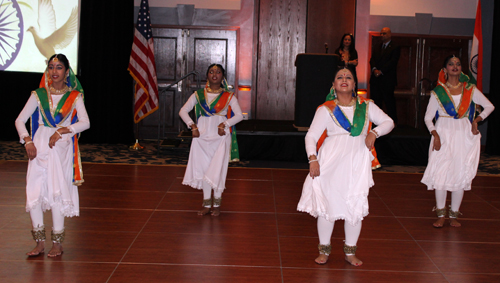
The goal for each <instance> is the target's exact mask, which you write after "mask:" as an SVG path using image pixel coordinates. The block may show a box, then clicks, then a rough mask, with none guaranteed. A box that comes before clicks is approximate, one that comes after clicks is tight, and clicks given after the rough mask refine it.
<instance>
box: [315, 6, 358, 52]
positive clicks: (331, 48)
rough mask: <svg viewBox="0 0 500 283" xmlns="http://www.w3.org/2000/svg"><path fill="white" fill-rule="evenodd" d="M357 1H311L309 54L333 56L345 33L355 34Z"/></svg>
mask: <svg viewBox="0 0 500 283" xmlns="http://www.w3.org/2000/svg"><path fill="white" fill-rule="evenodd" d="M355 24H356V0H310V1H308V5H307V41H306V52H307V53H325V43H326V44H328V53H329V54H333V53H334V52H335V49H337V48H338V47H339V44H340V39H341V38H342V36H343V35H344V34H345V33H352V34H354V28H355Z"/></svg>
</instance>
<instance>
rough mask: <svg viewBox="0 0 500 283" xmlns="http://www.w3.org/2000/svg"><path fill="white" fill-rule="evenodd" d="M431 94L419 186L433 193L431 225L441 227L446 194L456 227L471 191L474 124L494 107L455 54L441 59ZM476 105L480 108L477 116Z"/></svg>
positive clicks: (476, 138) (476, 143) (477, 146)
mask: <svg viewBox="0 0 500 283" xmlns="http://www.w3.org/2000/svg"><path fill="white" fill-rule="evenodd" d="M431 93H432V94H431V96H430V99H429V104H428V105H427V111H426V113H425V118H424V120H425V125H426V126H427V129H429V132H430V133H431V134H432V138H431V144H430V146H429V162H428V164H427V168H426V169H425V172H424V176H423V178H422V183H424V184H426V185H427V189H428V190H435V195H436V206H435V207H434V210H435V211H436V214H437V217H438V219H437V221H436V222H434V224H433V226H434V227H436V228H441V227H443V225H444V222H445V215H446V207H445V205H446V194H447V191H450V192H451V205H450V209H449V211H448V216H449V217H450V225H451V226H453V227H460V226H461V224H460V223H459V222H458V221H457V217H458V215H459V214H461V213H460V211H459V209H460V205H461V203H462V198H463V196H464V191H469V190H470V189H471V183H472V180H473V179H474V177H475V176H476V173H477V166H478V164H479V154H480V150H481V135H480V134H479V130H478V128H477V127H478V125H477V123H478V122H481V121H483V120H484V119H486V117H488V115H490V113H491V112H493V110H494V109H495V107H494V106H493V104H491V102H490V101H489V100H488V99H487V98H486V97H485V96H484V95H483V93H482V92H481V91H479V90H478V89H477V87H476V85H474V84H472V83H470V81H469V77H468V76H467V75H465V74H464V73H462V64H461V62H460V59H459V58H457V57H455V55H452V56H448V57H447V58H446V59H445V60H444V63H443V69H442V70H441V71H440V72H439V78H438V86H437V87H436V88H434V90H432V92H431ZM476 104H477V105H481V106H482V107H483V108H484V110H483V112H482V113H481V114H480V115H479V116H477V117H475V114H476ZM434 118H435V119H436V123H435V124H434V123H433V122H432V120H433V119H434Z"/></svg>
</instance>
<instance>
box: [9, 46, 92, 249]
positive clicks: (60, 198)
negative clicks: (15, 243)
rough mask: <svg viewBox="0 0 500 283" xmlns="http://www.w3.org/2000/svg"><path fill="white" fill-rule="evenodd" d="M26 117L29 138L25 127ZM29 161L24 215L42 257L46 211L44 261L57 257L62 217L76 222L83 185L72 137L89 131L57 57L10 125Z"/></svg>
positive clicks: (75, 84) (79, 94)
mask: <svg viewBox="0 0 500 283" xmlns="http://www.w3.org/2000/svg"><path fill="white" fill-rule="evenodd" d="M30 117H31V134H30V133H28V130H27V129H26V121H28V119H29V118H30ZM15 125H16V129H17V132H18V134H19V138H20V142H21V143H23V144H24V146H25V148H26V153H27V155H28V158H29V163H28V173H27V176H26V211H27V212H29V213H30V216H31V222H32V225H33V230H32V231H31V232H32V235H33V239H34V240H35V241H36V243H37V245H36V247H35V248H34V249H33V250H32V251H30V252H28V253H27V255H28V256H38V255H40V254H43V253H44V251H45V226H44V222H43V213H44V212H45V211H46V210H52V222H53V227H52V236H51V240H52V242H53V245H52V248H51V250H50V251H49V253H48V256H49V257H56V256H59V255H61V254H62V252H63V247H62V243H63V240H64V236H65V233H64V217H73V216H79V214H80V208H79V202H78V188H77V186H78V185H81V183H83V174H82V170H81V165H80V155H79V154H80V153H79V150H78V134H79V133H80V132H82V131H84V130H86V129H88V128H89V127H90V122H89V118H88V116H87V111H86V109H85V105H84V102H83V89H82V88H81V85H80V82H79V81H78V79H77V78H76V76H75V74H74V73H73V71H72V70H71V68H70V67H69V62H68V59H67V58H66V56H64V55H63V54H56V55H53V56H52V57H50V59H49V61H48V65H47V69H46V71H45V73H44V75H43V77H42V81H41V82H40V88H39V89H37V90H35V91H33V92H32V93H31V96H30V98H29V99H28V102H27V103H26V105H25V106H24V108H23V110H22V111H21V113H20V114H19V116H18V117H17V119H16V122H15Z"/></svg>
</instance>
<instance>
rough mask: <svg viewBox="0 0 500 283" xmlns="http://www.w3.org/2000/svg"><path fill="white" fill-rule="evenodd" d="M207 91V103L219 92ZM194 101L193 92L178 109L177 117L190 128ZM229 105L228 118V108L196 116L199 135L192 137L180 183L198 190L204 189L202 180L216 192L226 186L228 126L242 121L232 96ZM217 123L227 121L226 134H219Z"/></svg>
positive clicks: (221, 190) (194, 94) (228, 151)
mask: <svg viewBox="0 0 500 283" xmlns="http://www.w3.org/2000/svg"><path fill="white" fill-rule="evenodd" d="M206 94H207V97H206V101H207V103H208V104H209V105H210V103H212V102H213V101H214V99H215V98H216V97H217V96H218V95H219V93H209V92H206ZM196 104H197V100H196V92H195V93H193V94H192V95H191V97H190V98H189V99H188V101H187V102H186V104H184V106H183V107H182V108H181V110H180V111H179V116H180V117H181V119H182V120H183V121H184V123H186V125H187V126H188V128H191V125H193V124H194V122H193V120H192V119H191V117H189V112H190V111H191V110H192V109H193V108H194V106H195V105H196ZM229 105H230V106H231V110H232V111H233V113H234V116H233V117H232V118H231V119H227V117H226V114H227V108H226V109H224V110H223V111H222V112H221V113H219V115H214V116H210V117H205V116H201V117H200V118H198V122H197V127H198V131H199V133H200V136H199V137H198V138H193V140H192V143H191V150H190V152H189V160H188V164H187V168H186V173H185V174H184V179H183V181H182V184H183V185H188V186H191V187H193V188H195V189H199V190H201V189H203V181H205V182H207V183H208V184H209V185H210V186H211V187H212V189H213V190H214V192H216V193H218V194H220V193H222V192H223V191H224V189H225V188H226V175H227V168H228V163H229V157H230V149H231V133H230V132H229V127H231V126H233V125H235V124H236V123H238V122H240V121H241V120H243V114H242V113H241V109H240V106H239V104H238V99H237V98H236V97H235V96H233V97H232V98H231V101H230V102H229ZM220 123H225V124H226V127H225V132H226V134H225V135H223V136H220V135H219V134H218V126H219V124H220Z"/></svg>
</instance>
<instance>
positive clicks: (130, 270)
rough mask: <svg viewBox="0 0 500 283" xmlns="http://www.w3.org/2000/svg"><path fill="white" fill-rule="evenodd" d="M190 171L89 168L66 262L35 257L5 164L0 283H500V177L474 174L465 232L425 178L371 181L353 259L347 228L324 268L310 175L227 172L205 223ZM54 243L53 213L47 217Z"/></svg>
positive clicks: (14, 178) (20, 198)
mask: <svg viewBox="0 0 500 283" xmlns="http://www.w3.org/2000/svg"><path fill="white" fill-rule="evenodd" d="M184 169H185V168H184V167H182V166H148V165H110V164H90V163H89V164H84V173H85V175H84V178H85V184H84V185H83V186H82V187H80V208H81V212H80V214H81V216H80V217H76V218H70V219H67V220H66V240H65V242H64V253H63V255H62V256H60V257H58V258H55V259H52V258H47V252H48V250H49V249H50V243H49V245H48V247H46V253H45V254H44V255H43V256H39V257H34V258H28V257H27V256H26V255H25V253H26V252H28V251H30V250H31V249H32V248H33V247H34V241H33V240H32V238H31V233H30V229H31V223H30V219H29V215H28V214H27V213H26V212H25V209H24V204H25V188H24V186H25V175H26V162H19V161H0V180H1V182H0V250H1V251H2V252H1V253H0V282H3V283H6V282H16V283H17V282H37V283H42V282H51V283H53V282H86V283H88V282H265V283H268V282H432V283H439V282H500V269H499V266H500V236H499V234H500V185H499V184H500V178H499V177H495V176H478V177H476V179H475V180H474V183H473V189H472V191H471V192H466V193H465V198H464V201H463V204H462V207H461V211H462V212H463V213H464V215H463V217H462V218H461V223H462V227H460V228H453V227H450V226H449V224H448V222H447V225H446V226H445V227H444V228H442V229H436V228H433V227H432V225H431V224H432V223H433V221H434V218H435V214H434V212H432V211H431V210H432V207H433V206H434V194H433V192H429V191H427V190H426V187H425V186H424V185H422V184H420V182H419V181H420V179H421V177H422V176H421V174H403V173H377V172H375V173H374V178H375V183H376V185H375V187H373V188H372V189H371V191H370V196H369V202H370V215H369V216H368V217H367V218H366V219H365V220H364V221H363V229H362V231H361V237H360V239H359V242H358V251H357V256H358V257H359V258H360V259H361V260H363V262H364V264H363V266H361V267H354V266H351V265H349V264H347V263H346V262H345V261H344V255H343V251H342V245H343V239H344V233H343V222H342V221H338V222H337V223H336V227H335V229H334V233H333V238H332V254H331V255H330V260H329V262H328V263H327V264H326V265H322V266H320V265H317V264H315V263H314V258H315V257H316V256H317V254H318V252H317V244H318V238H317V233H316V221H315V219H314V218H313V217H311V216H309V215H308V214H306V213H299V212H297V211H296V206H297V202H298V200H299V197H300V194H301V189H302V183H303V181H304V178H305V176H306V174H307V171H306V170H285V169H247V168H230V169H229V173H228V181H227V190H226V192H225V193H224V194H223V197H222V206H221V211H222V214H221V215H220V217H211V216H197V215H196V211H197V210H199V209H200V207H201V201H202V194H201V192H200V191H197V190H194V189H192V188H189V187H186V186H182V185H181V181H182V176H183V174H184ZM45 216H46V217H45V218H46V227H47V236H48V239H50V236H49V235H50V233H49V231H50V227H51V222H50V219H51V217H50V213H46V214H45Z"/></svg>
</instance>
